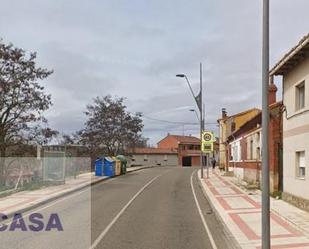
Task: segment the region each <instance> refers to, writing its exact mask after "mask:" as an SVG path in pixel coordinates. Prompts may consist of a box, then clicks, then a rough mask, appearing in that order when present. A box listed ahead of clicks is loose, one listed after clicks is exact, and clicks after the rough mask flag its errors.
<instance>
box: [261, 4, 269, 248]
mask: <svg viewBox="0 0 309 249" xmlns="http://www.w3.org/2000/svg"><path fill="white" fill-rule="evenodd" d="M262 53H263V55H262V249H270V206H269V153H268V150H269V146H268V138H269V130H268V129H269V127H268V124H269V103H268V87H269V86H268V85H269V0H263V48H262Z"/></svg>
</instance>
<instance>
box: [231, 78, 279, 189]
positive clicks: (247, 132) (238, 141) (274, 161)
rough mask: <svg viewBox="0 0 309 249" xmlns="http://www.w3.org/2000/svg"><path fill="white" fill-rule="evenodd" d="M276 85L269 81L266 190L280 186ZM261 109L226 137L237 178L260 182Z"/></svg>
mask: <svg viewBox="0 0 309 249" xmlns="http://www.w3.org/2000/svg"><path fill="white" fill-rule="evenodd" d="M276 92H277V87H276V86H275V85H274V84H273V82H272V81H271V84H270V85H269V103H270V106H269V109H270V122H269V170H270V191H271V192H275V191H281V190H282V109H283V105H282V102H281V101H280V102H276ZM261 124H262V113H261V112H258V113H257V114H256V115H255V116H254V117H253V118H252V119H250V120H249V121H247V122H246V123H245V124H243V125H242V126H241V127H240V128H239V129H238V130H237V131H235V132H234V133H232V134H231V135H230V136H229V137H228V144H229V148H228V159H229V162H228V167H229V171H233V172H234V175H235V176H237V177H238V178H240V179H242V180H245V181H246V182H248V183H250V184H256V185H258V186H259V185H260V182H261V181H260V179H261V151H262V139H261V138H262V129H261Z"/></svg>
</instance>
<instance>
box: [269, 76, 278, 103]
mask: <svg viewBox="0 0 309 249" xmlns="http://www.w3.org/2000/svg"><path fill="white" fill-rule="evenodd" d="M277 91H278V88H277V86H276V85H275V83H274V76H270V77H269V86H268V103H269V105H271V104H274V103H276V102H277V99H276V94H277Z"/></svg>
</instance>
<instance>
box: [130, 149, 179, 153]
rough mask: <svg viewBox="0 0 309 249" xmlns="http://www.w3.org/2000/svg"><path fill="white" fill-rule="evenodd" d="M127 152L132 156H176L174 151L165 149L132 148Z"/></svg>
mask: <svg viewBox="0 0 309 249" xmlns="http://www.w3.org/2000/svg"><path fill="white" fill-rule="evenodd" d="M128 152H129V153H133V154H177V151H176V150H173V149H165V148H134V149H130V150H129V151H128Z"/></svg>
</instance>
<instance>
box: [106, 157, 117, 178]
mask: <svg viewBox="0 0 309 249" xmlns="http://www.w3.org/2000/svg"><path fill="white" fill-rule="evenodd" d="M104 175H105V176H114V175H115V161H114V160H113V159H112V158H110V157H104Z"/></svg>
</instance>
